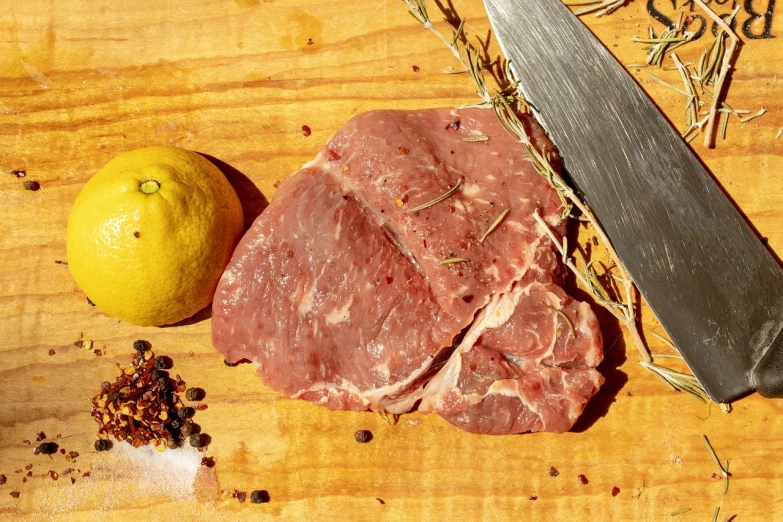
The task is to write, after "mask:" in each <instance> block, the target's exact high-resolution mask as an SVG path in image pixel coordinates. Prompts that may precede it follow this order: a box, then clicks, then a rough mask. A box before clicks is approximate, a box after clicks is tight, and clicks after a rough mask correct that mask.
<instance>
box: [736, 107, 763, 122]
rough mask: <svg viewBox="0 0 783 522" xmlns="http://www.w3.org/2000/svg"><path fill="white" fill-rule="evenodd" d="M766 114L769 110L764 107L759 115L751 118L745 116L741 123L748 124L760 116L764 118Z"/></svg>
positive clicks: (756, 114)
mask: <svg viewBox="0 0 783 522" xmlns="http://www.w3.org/2000/svg"><path fill="white" fill-rule="evenodd" d="M766 112H767V110H766V109H765V108H764V107H762V108H761V109H759V111H758V112H757V113H755V114H751V115H750V116H745V117H744V118H742V119H740V123H748V122H749V121H751V120H755V119H756V118H758V117H759V116H762V115H763V114H764V113H766Z"/></svg>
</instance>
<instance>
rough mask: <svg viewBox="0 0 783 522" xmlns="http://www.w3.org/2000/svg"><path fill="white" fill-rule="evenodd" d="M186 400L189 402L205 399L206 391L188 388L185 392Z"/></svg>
mask: <svg viewBox="0 0 783 522" xmlns="http://www.w3.org/2000/svg"><path fill="white" fill-rule="evenodd" d="M185 398H186V399H187V400H189V401H200V400H201V399H202V398H204V390H202V389H201V388H188V389H187V391H186V392H185Z"/></svg>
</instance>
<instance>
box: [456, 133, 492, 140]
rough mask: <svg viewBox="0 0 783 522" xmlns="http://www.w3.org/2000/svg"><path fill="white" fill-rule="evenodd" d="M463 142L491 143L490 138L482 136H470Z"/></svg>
mask: <svg viewBox="0 0 783 522" xmlns="http://www.w3.org/2000/svg"><path fill="white" fill-rule="evenodd" d="M462 141H468V142H474V141H489V136H487V135H486V134H482V135H480V136H470V137H469V138H462Z"/></svg>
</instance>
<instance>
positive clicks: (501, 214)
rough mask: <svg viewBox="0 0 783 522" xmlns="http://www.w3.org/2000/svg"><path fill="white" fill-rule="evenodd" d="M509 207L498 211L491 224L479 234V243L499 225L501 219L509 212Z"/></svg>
mask: <svg viewBox="0 0 783 522" xmlns="http://www.w3.org/2000/svg"><path fill="white" fill-rule="evenodd" d="M510 210H511V209H510V208H507V209H505V210H504V211H503V212H501V213H500V215H499V216H498V217H497V218H495V221H493V222H492V224H491V225H489V228H488V229H487V230H486V232H484V234H482V235H481V238H480V239H479V243H483V242H484V240H485V239H487V236H489V235H490V234H491V233H492V231H493V230H495V229H496V228H498V225H500V222H501V221H503V218H504V217H506V214H508V213H509V211H510Z"/></svg>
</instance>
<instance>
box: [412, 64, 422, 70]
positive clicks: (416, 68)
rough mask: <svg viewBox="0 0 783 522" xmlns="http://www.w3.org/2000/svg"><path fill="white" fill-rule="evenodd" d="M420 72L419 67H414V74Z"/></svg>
mask: <svg viewBox="0 0 783 522" xmlns="http://www.w3.org/2000/svg"><path fill="white" fill-rule="evenodd" d="M420 70H421V69H419V66H418V65H414V66H413V72H419V71H420Z"/></svg>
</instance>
